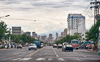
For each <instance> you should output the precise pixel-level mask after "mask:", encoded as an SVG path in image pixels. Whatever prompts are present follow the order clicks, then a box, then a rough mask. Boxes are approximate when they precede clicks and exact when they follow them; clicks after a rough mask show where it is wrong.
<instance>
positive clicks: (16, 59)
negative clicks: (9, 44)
mask: <svg viewBox="0 0 100 62" xmlns="http://www.w3.org/2000/svg"><path fill="white" fill-rule="evenodd" d="M20 59H21V58H16V59H12V60H20Z"/></svg>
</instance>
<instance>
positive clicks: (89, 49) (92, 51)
mask: <svg viewBox="0 0 100 62" xmlns="http://www.w3.org/2000/svg"><path fill="white" fill-rule="evenodd" d="M87 51H91V52H98V51H97V50H93V49H87Z"/></svg>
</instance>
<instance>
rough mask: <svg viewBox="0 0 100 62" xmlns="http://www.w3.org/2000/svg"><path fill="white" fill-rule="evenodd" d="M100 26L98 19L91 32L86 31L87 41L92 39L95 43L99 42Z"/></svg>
mask: <svg viewBox="0 0 100 62" xmlns="http://www.w3.org/2000/svg"><path fill="white" fill-rule="evenodd" d="M99 26H100V20H98V21H97V23H96V24H95V25H93V26H92V27H91V29H90V30H89V32H86V34H87V35H86V36H87V39H86V40H87V41H88V40H92V41H94V43H97V40H98V36H99Z"/></svg>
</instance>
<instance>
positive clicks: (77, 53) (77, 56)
mask: <svg viewBox="0 0 100 62" xmlns="http://www.w3.org/2000/svg"><path fill="white" fill-rule="evenodd" d="M54 50H55V51H56V53H57V55H58V57H62V58H65V59H67V58H68V59H70V60H74V61H75V60H78V61H82V60H86V61H88V60H98V61H100V56H98V54H97V53H94V52H89V51H87V50H82V49H79V50H75V49H74V51H73V52H68V51H67V52H63V51H62V49H57V48H55V49H54Z"/></svg>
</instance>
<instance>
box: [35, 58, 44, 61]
mask: <svg viewBox="0 0 100 62" xmlns="http://www.w3.org/2000/svg"><path fill="white" fill-rule="evenodd" d="M41 60H45V58H37V59H36V61H41Z"/></svg>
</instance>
